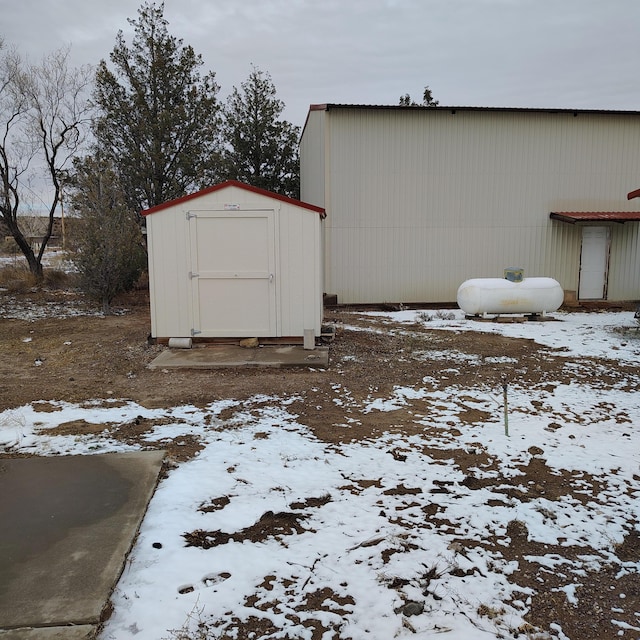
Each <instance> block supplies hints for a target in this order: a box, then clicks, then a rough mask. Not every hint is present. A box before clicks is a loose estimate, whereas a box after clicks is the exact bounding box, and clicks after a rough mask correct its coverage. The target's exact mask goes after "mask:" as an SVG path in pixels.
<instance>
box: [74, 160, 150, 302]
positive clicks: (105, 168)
mask: <svg viewBox="0 0 640 640" xmlns="http://www.w3.org/2000/svg"><path fill="white" fill-rule="evenodd" d="M74 167H75V174H74V178H73V183H72V184H73V188H74V193H73V196H72V200H71V202H72V207H73V209H74V212H75V213H76V215H77V216H78V218H79V219H78V221H77V231H76V235H75V246H74V250H73V252H72V254H71V255H72V261H73V263H74V264H75V266H76V268H77V270H78V274H79V282H80V287H81V289H82V290H83V291H84V292H85V293H86V294H87V295H88V296H89V297H90V298H91V299H93V300H95V301H96V302H99V303H101V304H102V310H103V312H104V313H109V312H110V308H111V302H112V301H113V299H114V298H115V296H117V295H118V294H119V293H123V292H125V291H130V290H131V289H132V288H133V287H134V285H135V284H136V282H137V281H138V278H139V277H140V274H141V273H142V271H143V270H144V268H145V266H146V253H145V251H144V249H143V246H142V232H141V230H140V226H139V225H138V223H137V220H136V215H135V212H134V211H132V210H131V209H130V208H129V207H128V206H127V203H126V196H125V193H124V190H123V189H122V186H121V185H120V182H119V179H118V175H117V173H116V171H115V169H114V167H113V166H112V165H111V163H110V161H109V160H107V159H105V158H100V157H99V156H88V157H87V158H84V159H83V160H76V161H75V163H74Z"/></svg>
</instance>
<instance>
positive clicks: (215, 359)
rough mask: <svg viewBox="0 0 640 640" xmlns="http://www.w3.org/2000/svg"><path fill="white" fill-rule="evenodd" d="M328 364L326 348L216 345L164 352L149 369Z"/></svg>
mask: <svg viewBox="0 0 640 640" xmlns="http://www.w3.org/2000/svg"><path fill="white" fill-rule="evenodd" d="M328 364H329V348H328V347H316V348H315V349H304V348H303V347H302V346H300V345H287V346H274V345H265V346H261V347H256V348H254V349H245V348H242V347H239V346H237V345H229V344H216V345H206V346H202V347H195V348H193V349H165V350H164V351H163V352H162V353H161V354H160V355H159V356H157V357H156V358H155V360H153V361H152V362H151V364H150V365H149V366H150V367H151V368H152V369H178V368H184V369H221V368H227V367H229V368H231V367H320V368H325V367H327V366H328Z"/></svg>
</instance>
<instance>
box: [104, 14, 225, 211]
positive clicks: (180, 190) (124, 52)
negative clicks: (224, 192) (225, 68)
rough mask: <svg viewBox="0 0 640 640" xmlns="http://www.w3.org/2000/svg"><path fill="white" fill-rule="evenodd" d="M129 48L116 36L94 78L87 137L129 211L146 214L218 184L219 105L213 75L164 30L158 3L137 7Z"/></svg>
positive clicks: (121, 35) (165, 25) (180, 42)
mask: <svg viewBox="0 0 640 640" xmlns="http://www.w3.org/2000/svg"><path fill="white" fill-rule="evenodd" d="M129 23H130V24H131V25H132V26H133V27H134V37H133V42H132V44H131V46H128V45H127V43H126V42H125V39H124V35H123V33H122V31H120V32H119V33H118V35H117V38H116V45H115V47H114V49H113V51H112V52H111V55H110V60H111V63H112V64H113V70H111V69H110V68H109V66H108V65H107V63H106V62H105V61H104V60H102V61H101V62H100V64H99V65H98V70H97V73H96V89H95V94H94V101H95V104H96V106H97V107H98V109H99V112H100V113H99V116H98V118H97V120H96V122H95V126H94V134H95V138H96V140H97V142H98V147H99V148H100V152H101V153H102V154H103V155H104V156H105V157H106V158H108V159H109V160H110V161H111V163H112V165H113V167H114V169H115V170H116V172H117V174H118V176H119V179H120V181H121V184H122V186H123V188H124V190H125V193H126V196H127V203H128V204H129V206H131V207H133V208H135V209H137V210H138V211H139V210H141V209H146V208H148V207H152V206H155V205H157V204H161V203H163V202H166V201H167V200H172V199H174V198H177V197H180V196H182V195H184V194H186V193H188V192H191V191H194V190H196V189H198V188H201V187H203V186H206V185H209V184H211V183H212V182H215V181H216V180H217V179H218V177H219V176H218V175H217V173H216V172H217V166H218V161H219V154H218V149H219V143H218V133H219V131H218V128H219V106H218V102H217V93H218V89H219V87H218V85H217V84H216V82H215V74H214V73H208V74H207V75H205V76H202V75H201V74H200V71H199V69H200V67H201V66H202V65H203V61H202V56H200V55H196V53H195V52H194V50H193V48H192V47H190V46H185V45H183V43H182V40H180V39H177V38H176V37H174V36H172V35H170V34H169V32H168V22H167V20H165V18H164V3H161V4H160V5H156V4H155V3H152V4H144V5H142V7H141V8H140V9H139V10H138V19H137V20H132V19H130V20H129Z"/></svg>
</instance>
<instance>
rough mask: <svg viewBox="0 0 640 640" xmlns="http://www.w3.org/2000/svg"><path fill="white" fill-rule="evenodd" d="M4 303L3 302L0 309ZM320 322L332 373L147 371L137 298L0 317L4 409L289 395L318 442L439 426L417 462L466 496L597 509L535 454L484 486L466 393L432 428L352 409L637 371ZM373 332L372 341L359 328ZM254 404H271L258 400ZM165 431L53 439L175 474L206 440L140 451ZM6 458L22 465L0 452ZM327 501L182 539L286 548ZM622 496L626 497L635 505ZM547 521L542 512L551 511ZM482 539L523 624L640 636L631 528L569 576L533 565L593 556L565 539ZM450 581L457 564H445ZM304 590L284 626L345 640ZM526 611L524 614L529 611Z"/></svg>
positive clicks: (323, 603) (513, 534) (425, 333)
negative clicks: (115, 444) (509, 570)
mask: <svg viewBox="0 0 640 640" xmlns="http://www.w3.org/2000/svg"><path fill="white" fill-rule="evenodd" d="M3 295H5V294H3V293H2V292H0V308H2V296H3ZM11 295H12V305H14V306H15V304H20V303H22V304H23V305H24V307H25V308H27V307H29V306H37V305H39V304H40V305H42V304H46V305H54V306H55V305H57V306H55V308H60V309H63V308H65V305H71V304H72V303H74V304H76V305H82V304H84V303H83V301H82V300H74V295H73V294H71V293H69V292H62V291H59V292H56V291H48V292H38V291H29V292H26V293H15V294H14V293H12V294H11ZM16 301H17V302H16ZM0 316H1V314H0ZM325 319H326V321H327V322H329V323H334V324H335V326H336V327H337V331H336V337H335V340H334V342H333V343H332V345H331V350H330V364H329V368H328V369H327V370H314V369H291V370H260V369H246V368H245V369H237V370H235V369H227V370H214V371H205V370H167V371H163V370H152V369H149V368H148V365H149V363H150V362H151V361H152V360H153V359H154V358H155V357H156V355H157V354H158V353H160V351H161V350H162V347H160V346H155V345H150V344H149V343H148V341H147V337H148V335H149V331H150V321H149V312H148V296H147V295H146V293H145V292H140V291H138V292H136V293H134V294H132V295H130V296H127V297H125V298H123V299H122V300H120V301H119V313H118V315H113V316H107V317H102V316H98V315H85V316H79V315H72V316H70V317H60V318H51V317H42V318H39V319H34V320H29V319H13V318H8V317H0V342H1V343H2V345H3V357H2V358H1V359H0V411H2V410H5V409H13V408H17V407H20V406H23V405H26V404H29V403H38V404H37V405H36V409H37V410H38V411H42V412H46V411H56V410H58V407H57V406H56V404H55V403H56V402H58V401H66V402H70V403H79V404H84V403H87V402H90V401H94V400H99V399H117V400H121V401H134V402H137V403H139V404H140V405H142V406H144V407H147V408H156V407H162V408H170V407H173V406H176V405H183V404H193V405H195V406H197V407H204V406H206V405H208V404H209V403H211V402H214V401H217V400H222V399H229V398H231V399H235V400H238V401H239V402H242V401H244V400H247V399H249V398H251V397H253V396H255V395H256V394H263V396H264V397H268V396H272V395H273V396H279V397H288V398H296V400H294V401H293V402H292V403H290V404H289V405H288V410H289V411H290V412H291V413H293V414H296V415H297V416H298V421H299V422H300V423H301V424H304V425H305V426H307V427H308V428H309V429H310V430H311V431H312V432H313V433H314V435H315V436H316V437H317V438H319V439H321V440H323V441H325V442H328V443H332V442H336V443H344V442H352V441H358V440H363V439H371V438H375V437H377V436H380V435H382V434H384V433H401V434H404V435H411V434H416V433H417V434H424V433H425V432H427V431H429V430H434V431H436V430H437V432H438V436H439V438H440V440H441V441H444V440H445V439H447V438H449V440H448V442H450V443H451V447H450V448H448V449H446V450H445V449H426V450H424V451H423V453H424V454H425V455H426V456H429V458H430V459H431V460H432V461H433V464H434V465H437V464H447V465H449V464H452V465H456V466H457V467H458V468H459V469H460V470H461V472H462V473H463V474H464V480H463V482H462V485H463V486H464V487H465V488H466V489H467V490H468V491H476V490H478V489H481V488H483V487H486V486H489V485H491V486H492V488H493V489H494V493H495V492H497V493H500V494H502V495H504V498H505V500H519V501H527V500H531V499H533V498H534V497H544V498H546V499H547V500H550V501H558V500H578V501H580V502H582V503H583V504H586V503H587V502H589V501H594V504H595V505H596V507H597V496H598V494H599V493H600V492H601V489H602V486H601V483H600V481H599V480H598V479H597V478H594V477H590V476H588V475H587V474H582V473H572V472H568V471H562V472H558V471H555V470H552V469H550V468H549V467H548V466H547V464H546V462H545V460H544V452H543V451H542V450H536V451H531V452H530V453H531V455H532V458H531V460H530V461H529V462H528V464H526V465H524V464H523V465H522V466H521V467H519V468H517V469H515V473H514V475H513V476H512V477H510V478H500V479H498V478H496V477H490V476H491V472H492V471H495V470H497V468H498V466H497V463H496V461H495V460H494V459H493V458H492V456H490V455H489V454H488V453H487V452H486V451H484V450H483V449H482V447H481V446H478V447H476V448H475V449H473V450H467V449H462V448H459V447H456V446H455V441H456V436H457V435H460V432H459V431H457V428H456V427H457V425H459V422H464V423H466V424H468V425H471V426H474V427H475V426H476V425H477V427H478V428H482V425H483V424H484V423H486V422H487V421H489V420H491V419H493V420H494V421H496V417H495V416H492V414H491V413H489V412H488V410H487V408H486V406H478V405H477V403H476V402H475V398H474V397H473V396H472V395H469V392H468V391H467V392H461V395H460V397H459V398H458V399H457V402H458V410H457V421H458V422H453V421H452V422H451V424H449V425H435V424H434V425H432V426H429V417H430V416H434V415H438V413H441V409H442V407H441V406H439V404H438V400H437V399H434V398H432V397H429V396H426V397H420V398H415V399H411V401H410V402H408V403H406V405H402V404H399V405H398V407H397V408H396V409H395V410H394V411H388V412H386V411H371V412H368V413H366V414H364V413H363V412H362V407H363V406H366V405H369V404H372V403H375V402H376V401H377V400H386V399H388V398H389V397H391V396H392V395H393V392H394V390H395V389H396V387H398V386H407V387H412V388H427V389H432V390H433V391H434V392H435V391H438V390H439V389H440V388H444V387H448V388H451V387H456V386H457V387H459V388H460V389H467V390H469V389H500V388H501V382H502V380H503V379H504V378H505V377H508V378H509V379H510V380H511V381H512V384H517V385H519V386H520V388H523V389H527V388H529V389H536V390H545V391H547V392H552V391H553V389H554V385H555V384H557V383H572V382H574V383H580V382H591V381H592V380H593V379H597V380H598V386H599V389H601V390H605V389H607V388H611V387H613V386H615V387H616V388H617V389H626V390H629V391H635V390H637V388H638V384H639V382H640V376H639V371H638V368H637V367H636V366H632V365H630V364H619V363H615V365H612V364H611V363H610V362H608V361H604V360H599V359H597V358H572V357H569V356H567V355H566V354H565V353H564V352H562V351H561V350H555V351H554V350H552V349H549V348H544V347H540V346H539V345H536V344H535V343H534V342H533V341H531V340H524V339H510V338H506V337H504V336H501V335H498V334H492V333H475V332H473V331H464V332H461V333H456V332H454V331H439V330H437V329H431V328H429V326H428V324H426V325H422V324H416V325H412V326H403V327H398V326H397V325H395V324H393V323H391V322H388V321H387V320H386V319H384V318H375V317H372V316H366V317H365V316H359V315H358V314H354V313H347V312H346V311H344V310H328V311H327V312H326V318H325ZM372 326H373V328H374V329H375V331H362V330H357V329H358V328H359V329H364V328H370V327H372ZM433 354H438V355H437V357H436V356H434V355H433ZM442 354H444V355H442ZM460 354H462V355H461V357H460ZM550 356H553V357H550ZM264 402H265V403H268V400H265V401H264ZM521 410H523V411H527V412H529V413H534V414H536V413H539V414H540V415H541V416H542V415H544V416H545V418H546V419H548V427H547V429H548V430H549V431H553V430H558V429H562V428H563V424H566V423H567V422H573V421H576V420H578V419H579V416H576V415H573V414H571V413H570V412H569V411H567V413H566V414H565V415H561V414H559V413H550V412H549V411H548V409H547V408H546V407H545V406H543V404H542V403H541V402H540V401H536V402H532V403H531V406H529V407H525V408H521ZM602 411H603V412H610V413H611V415H612V416H614V417H615V419H616V420H617V421H619V422H624V421H625V416H624V414H623V413H621V412H620V411H619V410H618V409H617V408H616V407H611V406H604V405H603V406H602ZM235 414H236V409H235V408H233V407H231V408H229V409H227V410H225V411H223V412H222V413H221V414H219V416H218V418H219V419H220V420H221V421H222V423H223V428H232V427H233V426H234V425H235V422H234V415H235ZM497 419H498V420H499V418H497ZM627 420H628V419H627ZM161 422H162V421H161V420H150V419H144V418H141V417H140V418H136V419H135V420H132V421H130V422H127V423H124V424H107V425H104V424H101V425H94V424H90V423H87V422H84V421H74V422H68V423H65V424H62V425H60V426H59V427H57V428H56V429H55V430H54V432H56V433H59V434H61V435H82V434H87V433H95V432H96V431H99V432H102V431H103V430H107V431H108V433H109V435H110V437H113V438H115V439H118V440H121V441H122V442H126V443H128V444H137V445H139V446H141V447H143V448H149V447H152V446H153V447H162V448H164V449H167V450H168V452H169V460H170V463H174V464H177V463H179V462H181V461H184V460H187V459H189V458H191V457H193V456H194V455H196V454H197V452H198V451H199V450H200V449H201V447H202V445H201V443H200V442H198V440H197V438H195V437H194V436H191V435H180V436H177V437H176V438H174V439H167V440H166V441H162V442H158V443H156V442H154V443H150V442H148V441H147V440H146V436H148V435H149V433H150V432H151V431H152V429H153V428H154V426H156V425H158V424H161ZM425 423H426V424H425ZM261 437H268V436H267V434H256V438H258V439H259V438H261ZM0 455H4V456H9V455H17V454H15V453H12V452H11V451H6V452H4V453H2V454H0ZM391 455H393V457H394V459H395V460H396V461H397V463H398V464H402V462H403V460H404V459H406V456H407V455H408V451H405V450H403V449H402V448H396V449H394V450H393V451H392V452H391ZM372 486H373V487H378V488H379V487H381V486H382V483H381V479H379V478H376V477H375V475H373V477H372V475H371V474H368V475H365V474H364V473H363V476H362V477H361V478H349V479H347V478H345V486H344V487H342V488H343V489H348V490H350V491H352V492H353V493H359V492H361V491H363V490H365V489H366V488H367V487H372ZM453 490H454V487H453V486H452V485H451V483H449V484H448V483H447V482H444V481H437V480H435V481H434V483H433V487H432V488H431V489H430V491H431V493H449V492H452V491H453ZM388 491H391V492H394V493H395V494H396V495H406V496H407V500H408V502H409V506H411V504H412V498H411V496H412V495H414V496H417V494H418V491H419V490H418V489H417V488H415V487H412V486H410V485H406V486H405V485H400V486H398V487H395V488H392V489H389V490H388ZM328 499H330V496H321V497H319V498H317V499H313V500H312V501H309V500H308V501H307V502H306V503H293V504H291V505H289V508H290V509H291V511H287V512H281V513H273V512H267V513H265V514H264V515H263V516H262V517H261V518H260V520H259V521H258V522H256V523H255V524H254V525H252V526H251V527H248V528H246V529H244V530H242V531H239V532H234V533H226V532H221V531H203V530H198V531H193V532H190V533H188V534H185V540H186V542H187V544H194V545H198V546H202V547H205V548H207V547H211V546H215V545H220V544H225V542H228V541H229V540H231V539H233V540H245V539H246V540H252V541H254V542H255V541H261V540H265V539H267V538H269V537H275V538H277V539H279V540H281V542H282V541H283V540H285V539H286V536H291V535H300V534H302V533H304V531H305V529H304V526H303V522H304V520H305V517H306V514H305V510H306V509H310V508H319V507H321V506H322V504H324V502H323V501H324V500H328ZM629 499H630V501H632V500H634V499H636V497H634V496H630V497H629ZM228 500H229V498H228V497H221V498H220V497H219V498H213V499H212V500H211V501H210V502H208V503H205V504H203V505H201V507H200V510H201V511H205V512H206V511H214V510H218V509H223V508H224V507H225V506H226V504H228ZM407 508H408V507H407ZM423 511H424V516H425V518H424V525H423V526H424V527H426V528H433V527H434V526H437V527H440V528H443V530H446V528H447V527H449V528H450V532H453V533H455V526H454V525H453V524H452V523H447V522H445V521H443V520H442V519H440V518H439V515H440V508H439V507H438V505H435V504H432V505H427V506H426V507H423ZM550 513H551V512H550ZM396 516H397V520H394V521H397V522H400V523H403V522H404V520H403V519H402V518H403V512H402V511H399V512H398V513H397V514H396ZM542 516H543V517H547V516H548V517H551V515H550V514H547V516H545V514H542ZM406 526H407V529H408V530H409V529H415V527H416V525H415V522H414V521H411V520H406ZM372 544H373V543H372ZM478 544H481V543H479V542H477V541H470V540H464V539H460V540H458V541H457V542H456V545H457V546H456V549H457V550H458V551H459V552H462V553H463V552H464V550H465V549H466V548H471V547H473V546H475V545H478ZM487 544H488V545H491V548H492V549H494V550H499V551H500V553H501V554H502V555H503V556H504V557H505V558H507V559H508V560H513V561H516V562H517V570H515V571H514V572H513V574H512V575H511V576H510V579H511V580H512V581H513V582H514V583H515V584H518V585H520V586H521V587H522V588H523V589H527V593H524V592H523V594H522V600H523V602H524V601H526V600H527V599H528V598H530V602H529V604H527V605H526V606H527V607H528V609H529V614H528V616H527V619H528V621H529V623H530V624H531V625H532V627H531V629H533V628H534V627H535V628H538V629H543V630H549V629H550V628H551V626H550V625H553V624H558V625H560V626H561V627H562V629H563V631H564V633H565V634H567V636H568V637H571V638H572V639H573V638H580V640H602V638H614V637H618V633H619V631H620V630H623V629H624V628H625V627H624V625H631V626H632V627H633V626H635V627H637V626H638V620H637V617H634V616H635V613H634V612H637V611H640V586H639V585H640V579H639V576H638V573H637V562H638V561H639V560H640V541H639V534H638V532H637V531H630V532H628V534H627V537H626V538H625V540H624V542H623V543H622V544H620V545H618V546H617V547H615V548H614V547H613V546H612V549H611V554H610V555H609V556H608V557H603V558H601V562H600V567H599V568H598V569H594V570H593V571H590V572H589V571H582V572H581V573H578V572H572V570H571V568H570V567H565V566H563V567H561V568H560V569H558V570H553V569H549V568H548V566H547V565H545V563H543V562H542V561H540V562H539V561H536V560H535V558H536V557H538V558H552V557H554V554H557V555H558V556H559V557H564V558H568V559H569V560H570V559H571V557H578V556H583V555H590V554H592V555H594V554H595V552H594V550H592V549H589V548H582V547H581V548H572V547H568V546H566V544H563V543H562V541H559V544H558V545H557V547H554V546H553V545H540V544H538V543H535V542H532V541H531V540H529V535H528V532H527V531H526V527H524V525H523V524H522V523H518V522H517V521H513V522H511V523H508V526H507V536H506V544H505V540H497V539H496V540H490V541H489V542H488V543H487ZM407 545H410V543H409V542H407ZM407 550H410V546H408V547H407ZM402 551H403V550H402V548H398V549H392V550H385V551H384V552H383V553H384V554H386V555H385V557H384V559H385V560H386V561H388V560H389V558H390V557H391V555H393V554H395V553H402ZM595 555H597V554H595ZM631 563H636V569H633V567H631V566H630V564H631ZM448 570H450V571H452V572H453V571H456V570H457V569H456V568H455V567H450V568H449V569H448ZM427 574H428V571H427V572H426V573H425V575H424V576H423V581H424V584H425V589H426V590H428V589H429V581H430V580H431V579H432V578H433V576H431V577H429V576H428V575H427ZM265 580H271V581H272V582H275V581H277V580H278V578H277V577H275V576H270V577H269V576H268V577H266V578H265ZM568 585H569V586H568ZM570 585H574V586H573V587H572V586H570ZM388 586H389V587H390V588H396V589H399V590H400V589H402V587H403V585H402V584H401V582H398V583H397V584H395V583H392V584H389V585H388ZM281 587H282V588H283V589H284V590H285V593H286V590H287V589H292V590H293V589H296V588H297V589H298V592H299V590H300V585H293V584H292V585H287V584H284V583H281ZM305 593H306V596H305V597H306V600H305V602H304V604H303V605H300V607H299V610H298V611H297V612H296V613H295V614H294V617H297V618H298V619H299V620H301V621H302V623H303V624H305V625H307V626H308V627H309V629H311V637H312V638H314V639H315V638H318V639H319V638H323V637H335V638H339V637H340V625H339V623H338V622H336V623H335V624H333V623H331V624H329V623H327V622H324V623H321V622H320V618H322V619H323V620H326V617H323V616H320V615H314V611H317V612H327V611H333V612H336V613H337V614H338V617H339V614H340V611H343V610H344V611H346V610H347V609H348V607H349V605H350V604H352V600H350V596H348V595H346V596H345V595H339V594H335V593H328V592H325V590H321V591H318V592H314V591H309V592H307V591H305ZM436 595H437V594H436ZM622 595H624V598H623V597H622ZM249 604H250V603H248V606H249ZM258 605H259V606H258ZM277 605H278V602H277V600H274V601H265V602H262V603H254V605H252V606H254V608H256V610H259V608H260V607H262V608H263V610H264V611H273V610H275V609H276V607H277ZM522 607H523V610H524V608H525V605H522ZM480 613H481V614H482V615H486V616H487V617H488V618H491V617H492V616H498V615H501V614H500V612H499V611H484V612H480ZM612 621H618V622H619V624H618V625H617V624H616V623H615V622H612ZM531 629H520V630H514V637H527V635H526V634H527V633H529V632H530V631H531ZM278 631H279V630H278V629H275V628H273V624H272V622H271V621H270V620H269V619H267V618H266V617H260V616H255V619H254V618H249V619H248V620H246V621H241V620H239V619H236V620H235V622H234V623H233V625H232V626H231V627H225V628H224V629H222V628H218V629H216V630H215V633H216V634H217V635H216V637H219V638H232V637H233V638H237V637H255V638H260V637H263V636H265V635H268V634H273V633H276V632H278ZM531 637H534V636H531Z"/></svg>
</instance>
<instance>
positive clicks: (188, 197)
mask: <svg viewBox="0 0 640 640" xmlns="http://www.w3.org/2000/svg"><path fill="white" fill-rule="evenodd" d="M228 187H237V188H238V189H244V190H245V191H250V192H252V193H257V194H260V195H262V196H267V197H268V198H273V199H274V200H280V201H282V202H286V203H288V204H292V205H295V206H296V207H301V208H303V209H309V210H310V211H315V212H316V213H319V214H320V217H321V218H324V217H326V215H327V214H326V212H325V210H324V209H323V208H322V207H317V206H316V205H314V204H309V203H308V202H302V200H296V199H295V198H289V197H288V196H283V195H281V194H279V193H274V192H273V191H267V190H266V189H261V188H260V187H254V186H253V185H250V184H246V183H244V182H240V181H238V180H227V181H226V182H221V183H220V184H216V185H214V186H212V187H207V188H206V189H201V190H200V191H196V192H195V193H191V194H189V195H186V196H182V197H181V198H176V199H175V200H169V201H167V202H163V203H162V204H158V205H156V206H154V207H150V208H149V209H145V210H144V211H141V212H140V214H141V215H143V216H148V215H150V214H152V213H156V212H157V211H162V210H163V209H168V208H169V207H173V206H175V205H177V204H181V203H183V202H188V201H189V200H194V199H196V198H199V197H200V196H204V195H206V194H208V193H213V192H214V191H221V190H222V189H226V188H228Z"/></svg>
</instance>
